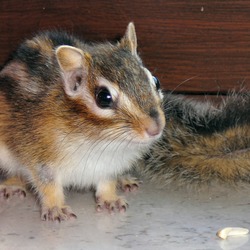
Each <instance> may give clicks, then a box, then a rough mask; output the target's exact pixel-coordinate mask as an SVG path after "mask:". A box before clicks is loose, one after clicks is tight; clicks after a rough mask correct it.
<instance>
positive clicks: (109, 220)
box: [0, 184, 250, 250]
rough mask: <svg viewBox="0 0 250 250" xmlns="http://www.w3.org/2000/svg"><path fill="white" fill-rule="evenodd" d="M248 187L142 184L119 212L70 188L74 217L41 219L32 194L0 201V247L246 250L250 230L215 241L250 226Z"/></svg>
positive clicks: (70, 201)
mask: <svg viewBox="0 0 250 250" xmlns="http://www.w3.org/2000/svg"><path fill="white" fill-rule="evenodd" d="M249 192H250V188H249V189H248V190H245V189H244V190H243V191H239V190H238V191H235V190H234V191H232V190H228V189H227V188H225V187H221V186H220V187H218V188H213V190H203V191H200V192H191V191H187V190H183V189H182V190H176V189H175V188H173V187H172V188H166V189H165V190H159V189H157V188H154V187H153V186H152V185H149V184H143V185H142V186H141V187H140V189H139V190H138V191H137V192H136V193H132V194H126V197H127V199H128V201H129V204H130V207H129V209H128V211H127V212H126V213H123V214H113V215H110V214H108V212H107V211H105V212H103V213H97V212H95V209H94V207H95V203H94V199H93V194H92V193H91V192H86V193H76V192H69V193H68V196H67V203H68V204H69V205H71V207H72V209H73V211H74V212H75V213H76V214H77V216H78V218H77V220H73V221H70V222H62V223H52V222H43V221H41V220H40V217H39V207H38V205H37V203H36V201H35V199H34V197H33V196H32V195H30V194H29V195H28V196H27V197H26V198H25V199H24V200H20V199H19V198H18V199H15V198H14V199H12V200H10V201H8V202H6V201H1V202H0V249H1V250H16V249H34V250H36V249H48V250H50V249H51V250H52V249H63V250H64V249H65V250H66V249H74V250H78V249H90V250H91V249H102V250H106V249H108V250H116V249H138V250H147V249H148V250H151V249H153V250H158V249H174V250H176V249H187V250H189V249H192V250H193V249H194V250H201V249H202V250H203V249H211V250H216V249H226V250H228V249H240V250H245V249H248V250H249V249H250V240H249V237H250V235H247V236H242V237H229V238H228V239H227V240H220V239H219V238H217V236H216V232H217V231H218V230H219V229H220V228H223V227H228V226H237V227H246V228H249V229H250V213H249V210H250V209H249V208H250V197H249Z"/></svg>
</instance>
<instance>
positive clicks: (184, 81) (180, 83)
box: [170, 75, 199, 94]
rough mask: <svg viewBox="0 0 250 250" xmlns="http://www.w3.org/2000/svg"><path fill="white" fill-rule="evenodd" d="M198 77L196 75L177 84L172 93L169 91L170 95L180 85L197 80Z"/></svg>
mask: <svg viewBox="0 0 250 250" xmlns="http://www.w3.org/2000/svg"><path fill="white" fill-rule="evenodd" d="M198 76H199V75H196V76H192V77H190V78H188V79H186V80H184V81H183V82H181V83H179V84H178V85H177V86H176V87H175V88H174V89H173V90H172V91H170V93H171V94H173V92H174V91H176V89H177V88H179V87H180V86H181V85H183V84H184V83H186V82H188V81H190V80H193V79H195V78H197V77H198Z"/></svg>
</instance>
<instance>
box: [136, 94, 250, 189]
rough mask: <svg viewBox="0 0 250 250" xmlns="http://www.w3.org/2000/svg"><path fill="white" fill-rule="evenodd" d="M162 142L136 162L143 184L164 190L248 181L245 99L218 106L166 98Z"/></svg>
mask: <svg viewBox="0 0 250 250" xmlns="http://www.w3.org/2000/svg"><path fill="white" fill-rule="evenodd" d="M164 104H165V112H166V120H167V125H166V128H165V131H164V135H163V137H162V139H161V140H160V141H159V142H157V143H155V144H154V145H153V147H152V148H151V150H150V151H149V152H148V153H147V154H146V155H145V156H144V159H143V160H142V161H141V162H140V164H139V165H140V171H141V173H142V174H143V176H144V177H145V178H147V179H150V180H152V181H155V182H156V183H157V184H160V185H163V186H164V185H166V184H168V183H169V182H171V181H178V182H179V183H180V184H188V183H198V184H200V183H211V182H212V181H223V182H227V183H236V182H250V94H239V95H232V96H231V97H229V98H228V99H227V100H226V101H225V102H224V103H223V104H222V105H221V106H220V107H218V108H216V107H214V106H212V105H211V104H209V103H205V104H204V103H197V102H193V101H190V100H187V99H185V98H180V97H176V96H172V95H169V94H166V95H165V103H164Z"/></svg>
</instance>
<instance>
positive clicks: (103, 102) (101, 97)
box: [95, 87, 113, 109]
mask: <svg viewBox="0 0 250 250" xmlns="http://www.w3.org/2000/svg"><path fill="white" fill-rule="evenodd" d="M95 99H96V104H97V105H98V106H99V107H100V108H103V109H105V108H111V107H112V105H113V99H112V95H111V94H110V92H109V90H108V89H107V88H106V87H100V88H97V90H96V94H95Z"/></svg>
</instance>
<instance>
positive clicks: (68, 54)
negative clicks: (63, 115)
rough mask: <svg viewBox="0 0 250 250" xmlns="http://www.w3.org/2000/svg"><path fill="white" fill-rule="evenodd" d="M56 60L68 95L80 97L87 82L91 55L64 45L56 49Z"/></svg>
mask: <svg viewBox="0 0 250 250" xmlns="http://www.w3.org/2000/svg"><path fill="white" fill-rule="evenodd" d="M56 58H57V61H58V64H59V66H60V69H61V71H62V77H63V81H64V90H65V92H66V94H67V95H69V96H71V97H75V96H78V95H79V94H80V93H81V92H82V89H83V87H84V83H85V82H86V81H87V77H88V68H89V61H90V59H91V57H90V55H89V54H88V53H84V52H83V51H82V50H80V49H78V48H75V47H72V46H68V45H62V46H60V47H58V48H57V49H56Z"/></svg>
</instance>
